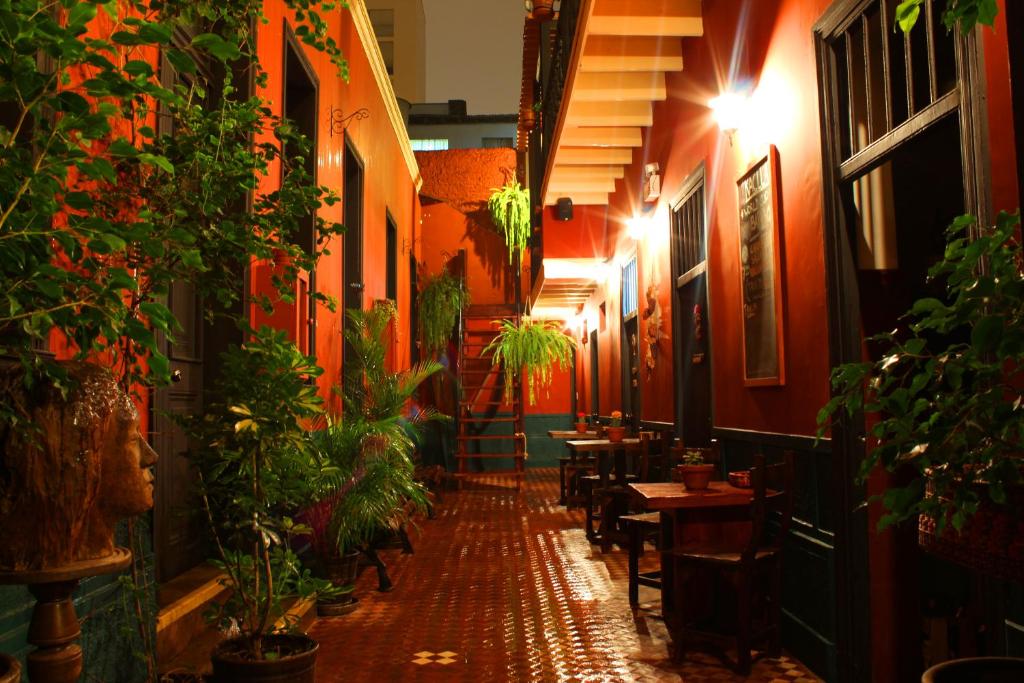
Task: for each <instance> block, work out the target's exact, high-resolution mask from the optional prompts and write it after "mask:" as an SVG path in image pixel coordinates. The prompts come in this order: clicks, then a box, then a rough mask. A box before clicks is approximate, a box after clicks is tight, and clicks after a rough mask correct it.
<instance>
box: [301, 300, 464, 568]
mask: <svg viewBox="0 0 1024 683" xmlns="http://www.w3.org/2000/svg"><path fill="white" fill-rule="evenodd" d="M393 316H394V314H393V312H392V311H391V310H390V309H389V308H388V307H385V306H378V307H374V308H372V309H370V310H368V311H359V310H349V311H348V325H347V327H346V329H345V339H346V340H347V341H348V343H349V347H350V348H351V349H352V352H353V356H354V360H353V362H352V364H351V365H350V366H348V368H347V370H346V372H347V373H348V374H347V376H346V377H345V378H344V385H343V387H344V388H343V390H342V394H343V398H344V404H345V415H344V419H343V420H341V421H336V420H330V419H329V420H327V421H326V427H325V428H324V429H322V430H320V431H316V432H313V434H312V438H313V441H314V443H315V444H316V447H317V448H318V449H319V451H320V453H322V456H323V458H324V460H325V462H326V463H327V464H328V465H329V466H330V472H331V475H330V476H329V477H325V478H324V479H323V480H322V484H323V485H322V487H321V490H320V492H319V498H320V499H321V500H322V501H326V502H327V507H328V508H329V509H330V515H329V520H330V521H329V526H328V533H327V535H326V544H325V545H324V547H323V548H322V549H321V552H324V553H338V554H344V553H346V552H348V551H351V550H353V549H356V548H358V547H362V546H367V545H369V544H370V543H371V542H372V540H373V538H374V536H375V535H376V534H378V533H380V532H381V531H385V530H395V529H397V528H398V527H399V526H400V525H402V524H404V523H405V522H406V521H407V520H408V515H409V513H410V512H411V511H414V510H417V509H422V508H423V507H424V506H425V505H426V503H427V495H426V491H425V489H424V488H423V486H422V485H420V484H419V483H418V482H417V481H416V480H415V478H414V476H413V475H414V463H413V459H412V456H413V451H414V441H413V438H414V437H415V436H416V433H417V430H418V429H419V428H420V427H421V426H422V425H423V424H424V423H425V422H427V421H429V420H438V419H445V418H444V416H442V415H439V414H438V413H436V412H434V411H433V410H429V409H428V410H424V411H419V412H417V413H416V414H415V415H410V416H407V415H406V414H405V413H406V408H407V405H408V403H409V401H410V399H411V398H412V397H413V395H414V394H415V392H416V390H417V389H418V388H419V386H420V384H422V383H423V382H424V381H425V380H426V379H427V378H429V377H430V376H431V375H433V374H434V373H435V372H437V371H438V370H440V369H441V365H440V364H439V363H437V362H435V361H425V362H421V363H418V364H416V365H414V366H413V367H412V368H410V369H408V370H403V371H401V372H390V371H389V370H388V369H387V367H386V365H385V350H384V344H383V341H382V339H383V338H384V335H385V331H386V329H387V326H388V324H389V323H390V322H391V320H392V319H393Z"/></svg>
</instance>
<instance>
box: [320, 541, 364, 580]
mask: <svg viewBox="0 0 1024 683" xmlns="http://www.w3.org/2000/svg"><path fill="white" fill-rule="evenodd" d="M324 568H325V569H326V570H327V578H328V579H330V581H331V583H333V584H334V585H335V586H338V587H339V588H340V587H342V586H351V585H352V584H353V583H355V582H356V574H357V570H358V569H359V551H357V550H353V551H352V552H350V553H346V554H344V555H337V556H335V557H331V558H329V559H327V560H325V561H324Z"/></svg>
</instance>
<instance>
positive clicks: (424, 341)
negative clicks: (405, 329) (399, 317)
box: [416, 268, 470, 356]
mask: <svg viewBox="0 0 1024 683" xmlns="http://www.w3.org/2000/svg"><path fill="white" fill-rule="evenodd" d="M469 301H470V298H469V292H468V291H467V290H466V287H465V286H464V285H463V283H462V280H460V279H459V278H457V277H455V276H454V275H452V274H451V273H449V272H448V271H447V270H446V269H444V268H442V269H441V271H440V272H439V273H437V274H436V275H430V276H428V277H427V279H426V281H425V282H424V283H423V287H422V288H421V289H420V291H419V295H418V297H417V304H416V313H417V316H418V317H419V328H420V344H421V346H422V349H423V353H424V354H426V355H427V356H435V355H437V354H438V353H440V352H441V351H442V350H443V349H444V348H445V346H447V345H448V340H449V339H450V338H451V335H452V328H453V327H455V322H456V321H457V320H458V318H459V313H460V312H461V311H462V309H463V308H465V307H466V306H468V305H469Z"/></svg>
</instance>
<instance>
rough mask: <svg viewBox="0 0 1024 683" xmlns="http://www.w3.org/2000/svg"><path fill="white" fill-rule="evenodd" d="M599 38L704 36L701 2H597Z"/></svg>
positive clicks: (590, 27) (593, 19) (594, 26)
mask: <svg viewBox="0 0 1024 683" xmlns="http://www.w3.org/2000/svg"><path fill="white" fill-rule="evenodd" d="M587 31H588V34H589V35H595V36H602V35H603V36H676V37H686V36H702V35H704V18H703V16H702V14H701V0H595V5H594V12H593V14H592V15H591V16H590V20H589V21H588V22H587Z"/></svg>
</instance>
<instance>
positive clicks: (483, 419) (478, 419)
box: [462, 415, 516, 423]
mask: <svg viewBox="0 0 1024 683" xmlns="http://www.w3.org/2000/svg"><path fill="white" fill-rule="evenodd" d="M462 421H463V422H488V423H493V422H515V421H516V418H514V417H473V416H472V415H469V416H465V415H464V416H463V417H462Z"/></svg>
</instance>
